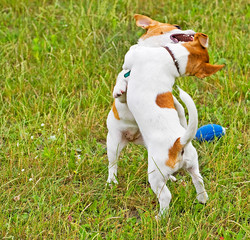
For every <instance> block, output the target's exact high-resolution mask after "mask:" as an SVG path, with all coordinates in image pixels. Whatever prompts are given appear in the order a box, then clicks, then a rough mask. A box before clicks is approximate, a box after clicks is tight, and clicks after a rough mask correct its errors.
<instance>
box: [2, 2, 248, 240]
mask: <svg viewBox="0 0 250 240" xmlns="http://www.w3.org/2000/svg"><path fill="white" fill-rule="evenodd" d="M0 11H1V14H0V106H1V107H0V174H1V178H0V237H1V239H173V240H176V239H180V240H182V239H202V240H203V239H225V240H231V239H237V240H241V239H249V237H250V234H249V231H250V230H249V224H248V221H249V205H248V202H249V175H248V173H249V150H248V148H249V139H248V136H249V120H250V119H249V113H248V112H249V81H248V76H249V57H248V55H247V53H248V52H249V35H248V33H249V5H247V3H246V1H244V0H238V1H229V0H225V1H208V0H201V1H198V0H194V1H186V0H176V1H162V0H148V1H143V0H137V1H131V0H128V1H125V0H109V1H108V0H102V1H101V0H82V1H80V0H79V1H77V0H75V1H73V0H50V1H49V0H48V1H46V0H40V1H39V0H19V1H17V0H0ZM135 13H140V14H145V15H148V16H150V17H151V18H153V19H156V20H158V21H162V22H169V23H172V24H178V25H180V26H181V27H182V29H194V30H195V31H199V32H203V33H206V34H207V35H208V36H209V38H210V46H209V54H210V62H211V63H214V64H225V65H226V66H225V68H223V69H222V70H221V71H220V72H218V73H216V74H215V75H213V76H211V77H208V78H206V79H204V80H199V79H198V78H195V77H185V78H180V79H177V84H178V85H179V86H180V87H181V88H183V89H184V90H185V91H187V92H188V93H189V94H190V95H191V96H192V97H193V99H194V101H195V103H196V105H197V109H198V113H199V126H202V125H205V124H208V123H215V124H220V125H222V126H224V127H226V128H227V132H226V135H225V136H224V137H223V138H221V139H220V140H217V141H214V142H211V143H207V142H206V143H198V142H195V141H194V145H195V147H196V149H197V151H198V154H199V162H200V170H201V174H202V175H203V177H204V182H205V186H206V189H207V191H208V195H209V201H208V202H207V204H206V205H201V204H199V203H198V202H197V200H196V194H195V189H194V186H193V184H192V182H191V178H190V176H189V175H188V174H187V173H186V172H184V171H180V172H178V173H177V174H176V175H175V177H176V178H177V182H175V183H172V182H169V183H168V186H169V189H170V191H171V193H172V197H173V198H172V201H171V205H170V209H169V212H168V215H167V216H166V218H164V219H162V220H161V221H157V220H155V215H156V214H157V212H158V210H159V205H158V201H157V199H156V196H155V195H154V194H153V192H152V190H151V189H150V187H149V184H148V181H147V152H146V150H145V148H143V147H141V146H135V145H132V144H131V145H129V146H128V147H127V148H126V149H125V150H124V151H123V152H122V155H121V161H120V162H119V176H118V180H119V184H118V185H117V186H114V187H113V188H110V187H107V186H106V179H107V176H108V160H107V155H106V146H105V145H106V144H105V141H106V134H107V129H106V118H107V114H108V112H109V111H110V108H111V106H112V101H113V99H112V89H113V87H114V84H115V79H116V76H117V74H118V73H119V71H120V70H121V66H122V63H123V58H124V55H125V53H126V52H127V51H128V49H129V47H130V46H131V45H133V44H135V43H136V42H137V39H138V38H139V37H140V36H141V35H142V34H143V32H144V31H143V30H142V29H139V28H138V27H136V25H135V21H134V19H133V15H134V14H135ZM175 89H176V88H175ZM175 95H177V91H175Z"/></svg>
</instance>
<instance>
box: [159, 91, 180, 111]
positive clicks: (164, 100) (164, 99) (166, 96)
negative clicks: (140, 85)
mask: <svg viewBox="0 0 250 240" xmlns="http://www.w3.org/2000/svg"><path fill="white" fill-rule="evenodd" d="M155 102H156V104H157V105H158V106H159V107H160V108H173V109H175V106H174V99H173V95H172V93H171V92H165V93H162V94H158V95H157V97H156V100H155Z"/></svg>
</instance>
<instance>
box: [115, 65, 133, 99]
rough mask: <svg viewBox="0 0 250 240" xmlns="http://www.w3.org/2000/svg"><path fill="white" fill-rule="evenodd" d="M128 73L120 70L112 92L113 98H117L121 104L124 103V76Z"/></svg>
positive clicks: (125, 82)
mask: <svg viewBox="0 0 250 240" xmlns="http://www.w3.org/2000/svg"><path fill="white" fill-rule="evenodd" d="M128 72H129V71H128V70H122V71H121V72H120V73H119V74H118V76H117V79H116V84H115V87H114V90H113V97H114V98H117V99H118V100H119V101H120V102H122V103H125V102H126V91H127V78H126V77H125V76H124V75H125V74H126V73H128Z"/></svg>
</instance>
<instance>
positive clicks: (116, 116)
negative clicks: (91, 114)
mask: <svg viewBox="0 0 250 240" xmlns="http://www.w3.org/2000/svg"><path fill="white" fill-rule="evenodd" d="M112 111H113V113H114V116H115V118H116V119H117V120H120V117H119V114H118V111H117V109H116V106H115V101H114V102H113V106H112Z"/></svg>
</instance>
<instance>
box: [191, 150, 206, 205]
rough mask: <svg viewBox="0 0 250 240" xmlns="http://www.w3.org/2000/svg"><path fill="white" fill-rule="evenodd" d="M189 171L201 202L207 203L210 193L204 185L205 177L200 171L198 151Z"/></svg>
mask: <svg viewBox="0 0 250 240" xmlns="http://www.w3.org/2000/svg"><path fill="white" fill-rule="evenodd" d="M187 171H188V172H189V174H190V175H191V177H192V181H193V184H194V186H195V189H196V192H197V200H198V201H199V202H200V203H203V204H205V203H206V201H207V200H208V195H207V192H206V190H205V187H204V182H203V178H202V176H201V174H200V171H199V166H198V157H197V153H196V158H195V160H194V164H193V165H192V166H191V167H189V168H187Z"/></svg>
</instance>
